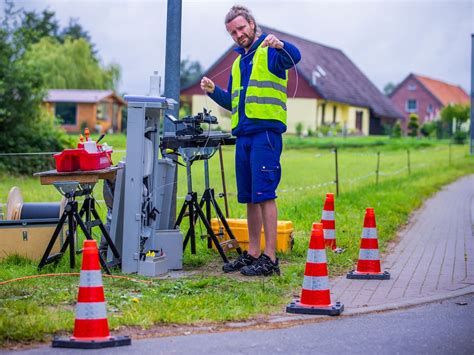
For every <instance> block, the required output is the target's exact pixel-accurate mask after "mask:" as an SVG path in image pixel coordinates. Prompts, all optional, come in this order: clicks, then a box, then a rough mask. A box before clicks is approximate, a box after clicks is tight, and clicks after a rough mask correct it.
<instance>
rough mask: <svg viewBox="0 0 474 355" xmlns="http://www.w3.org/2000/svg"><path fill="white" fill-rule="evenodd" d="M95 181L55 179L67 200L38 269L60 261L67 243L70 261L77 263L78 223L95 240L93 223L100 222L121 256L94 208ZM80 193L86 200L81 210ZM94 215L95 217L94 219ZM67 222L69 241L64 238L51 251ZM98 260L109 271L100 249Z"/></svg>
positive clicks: (111, 245)
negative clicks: (79, 205)
mask: <svg viewBox="0 0 474 355" xmlns="http://www.w3.org/2000/svg"><path fill="white" fill-rule="evenodd" d="M94 185H95V184H89V183H88V184H81V183H78V182H73V181H72V182H57V183H54V186H55V187H56V189H57V190H58V191H59V192H60V193H61V194H62V195H64V196H65V197H66V198H67V204H66V206H65V208H64V212H63V214H62V216H61V218H60V219H59V222H58V225H57V226H56V229H55V230H54V233H53V235H52V237H51V240H50V241H49V244H48V246H47V247H46V250H45V252H44V254H43V257H42V258H41V261H40V263H39V265H38V269H41V268H43V267H44V266H45V265H46V264H49V263H52V262H57V261H59V259H61V257H62V256H63V254H64V253H65V252H66V249H67V247H69V265H70V267H71V269H72V268H74V267H75V264H76V262H75V250H74V249H75V243H74V236H75V235H76V230H77V225H79V227H80V228H81V230H82V232H83V233H84V235H85V237H86V238H87V239H89V240H92V236H91V233H92V227H96V226H98V227H99V228H100V230H101V232H102V234H103V235H104V237H105V239H106V240H107V242H108V243H109V246H110V248H111V250H112V253H113V254H114V256H115V257H116V258H120V253H119V252H118V250H117V248H116V247H115V245H114V243H113V241H112V239H111V238H110V235H109V233H108V232H107V230H106V228H105V226H104V224H103V223H102V221H101V220H100V217H99V214H98V213H97V211H96V209H95V200H94V198H93V196H92V189H93V188H94ZM77 196H85V199H84V203H83V205H82V208H81V210H80V212H78V202H77V201H76V200H75V198H76V197H77ZM84 214H85V215H86V221H85V222H84V221H83V220H82V217H83V216H84ZM91 217H94V220H92V219H91ZM66 220H67V224H68V231H67V236H66V241H65V242H64V244H63V246H62V247H61V250H60V252H59V253H57V254H54V255H49V254H50V253H51V249H52V248H53V245H54V243H55V242H56V239H57V238H58V236H59V233H60V232H61V229H62V228H63V226H64V224H65V223H66ZM99 260H100V264H101V265H102V268H103V269H104V270H105V272H107V274H110V269H109V267H108V265H107V263H106V262H105V260H104V259H103V258H102V255H101V254H100V253H99Z"/></svg>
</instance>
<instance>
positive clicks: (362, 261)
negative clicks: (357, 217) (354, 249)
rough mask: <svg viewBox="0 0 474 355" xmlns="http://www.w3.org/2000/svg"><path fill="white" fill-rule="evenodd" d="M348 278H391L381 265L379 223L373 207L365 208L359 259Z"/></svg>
mask: <svg viewBox="0 0 474 355" xmlns="http://www.w3.org/2000/svg"><path fill="white" fill-rule="evenodd" d="M347 278H348V279H365V280H367V279H376V280H389V279H390V274H389V273H388V272H387V271H384V272H382V271H381V267H380V255H379V243H378V240H377V225H376V223H375V212H374V209H373V208H367V209H366V210H365V217H364V229H363V231H362V238H361V240H360V250H359V260H358V261H357V267H356V269H355V270H353V271H350V272H348V273H347Z"/></svg>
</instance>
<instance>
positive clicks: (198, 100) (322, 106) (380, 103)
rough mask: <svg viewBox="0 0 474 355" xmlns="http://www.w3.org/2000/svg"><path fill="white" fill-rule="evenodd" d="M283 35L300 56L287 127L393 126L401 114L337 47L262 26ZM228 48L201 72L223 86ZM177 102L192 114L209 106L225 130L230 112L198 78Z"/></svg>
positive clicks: (378, 130)
mask: <svg viewBox="0 0 474 355" xmlns="http://www.w3.org/2000/svg"><path fill="white" fill-rule="evenodd" d="M262 30H263V31H264V32H265V33H272V34H274V35H275V36H277V37H278V38H280V39H282V40H286V41H288V42H291V43H293V44H294V45H295V46H297V47H298V48H299V50H300V52H301V56H302V59H301V61H300V62H299V63H298V64H297V65H296V69H295V68H292V69H291V70H289V79H288V102H287V107H288V132H289V133H296V131H297V130H296V127H297V125H298V124H302V125H303V127H304V129H305V130H312V131H313V132H314V131H315V130H317V129H319V128H321V127H322V126H331V125H336V124H339V125H340V126H341V127H342V128H343V129H345V130H346V132H349V133H354V134H363V135H368V134H382V133H383V125H384V124H388V125H393V124H394V123H395V122H396V121H397V120H398V119H402V117H403V115H402V113H401V112H400V111H399V110H398V109H397V108H396V107H395V106H394V105H393V104H392V103H391V101H390V100H389V99H388V98H387V97H386V96H384V95H383V94H382V93H381V92H380V91H379V90H378V89H377V87H376V86H375V85H374V84H373V83H372V82H371V81H370V80H369V79H368V78H367V76H365V75H364V73H362V72H361V71H360V69H359V68H357V66H356V65H355V64H354V63H353V62H352V61H351V60H350V59H349V58H348V57H347V56H346V55H345V54H344V52H342V51H341V50H340V49H337V48H332V47H328V46H325V45H322V44H319V43H316V42H312V41H309V40H307V39H304V38H300V37H297V36H294V35H290V34H287V33H283V32H280V31H277V30H274V29H271V28H268V27H263V26H262ZM233 48H234V47H231V48H229V49H228V50H227V51H226V52H224V53H223V54H222V56H221V57H220V58H219V59H218V60H217V61H216V62H215V63H214V64H213V65H212V66H211V67H210V69H208V70H207V71H206V73H205V74H204V75H205V76H207V77H209V78H211V79H212V80H214V82H215V83H216V84H217V85H219V86H220V87H222V88H223V89H227V82H228V79H229V75H230V71H231V67H232V63H233V61H234V59H235V58H236V57H237V53H236V52H235V51H234V50H233ZM181 102H183V103H184V104H187V105H190V106H191V111H192V113H193V114H196V113H197V112H199V111H202V108H203V107H206V108H208V109H211V110H212V111H213V113H214V114H216V116H217V117H218V119H219V125H220V126H221V128H223V129H227V130H229V129H230V112H228V111H227V110H224V109H222V108H220V107H218V106H217V105H216V104H215V103H214V101H212V100H211V99H210V98H209V97H207V96H206V95H204V93H203V92H202V90H201V89H200V83H199V81H197V82H196V83H194V84H192V85H190V86H189V87H186V88H183V89H182V90H181Z"/></svg>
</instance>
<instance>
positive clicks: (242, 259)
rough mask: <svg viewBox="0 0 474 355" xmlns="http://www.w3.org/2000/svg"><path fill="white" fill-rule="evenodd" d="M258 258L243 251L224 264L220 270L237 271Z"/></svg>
mask: <svg viewBox="0 0 474 355" xmlns="http://www.w3.org/2000/svg"><path fill="white" fill-rule="evenodd" d="M257 260H258V259H257V258H255V257H253V256H252V255H250V254H249V253H247V251H244V252H243V253H242V254H240V255H239V257H238V258H237V259H235V260H234V261H232V262H230V263H227V264H224V266H223V267H222V270H223V271H224V272H234V271H239V270H240V269H242V268H243V267H244V266H248V265H252V263H253V262H256V261H257Z"/></svg>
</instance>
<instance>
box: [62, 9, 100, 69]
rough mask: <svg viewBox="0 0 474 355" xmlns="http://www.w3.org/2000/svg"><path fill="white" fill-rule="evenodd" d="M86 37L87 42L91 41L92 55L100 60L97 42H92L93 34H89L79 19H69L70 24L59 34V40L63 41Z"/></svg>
mask: <svg viewBox="0 0 474 355" xmlns="http://www.w3.org/2000/svg"><path fill="white" fill-rule="evenodd" d="M68 38H70V39H73V40H77V39H81V38H82V39H84V40H85V41H86V42H87V43H89V45H90V48H91V55H92V57H93V58H94V59H95V60H96V61H98V57H97V55H98V53H97V50H96V48H95V44H94V43H92V39H91V36H90V35H89V32H87V31H86V30H85V29H83V28H82V26H81V24H80V23H79V20H78V19H77V18H71V19H69V24H68V26H67V27H65V28H64V29H63V30H62V31H61V34H60V36H59V40H60V42H61V43H64V42H65V41H66V39H68Z"/></svg>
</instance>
